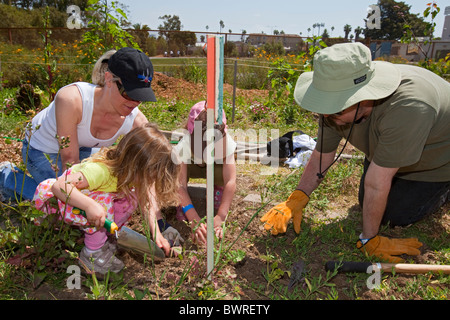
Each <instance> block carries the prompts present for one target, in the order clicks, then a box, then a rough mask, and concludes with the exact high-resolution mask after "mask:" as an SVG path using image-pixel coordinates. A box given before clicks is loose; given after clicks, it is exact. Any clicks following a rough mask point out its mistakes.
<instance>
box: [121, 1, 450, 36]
mask: <svg viewBox="0 0 450 320" xmlns="http://www.w3.org/2000/svg"><path fill="white" fill-rule="evenodd" d="M119 1H120V2H121V3H123V4H125V5H127V6H128V11H129V19H130V21H131V22H133V23H141V24H147V25H148V26H149V27H150V28H151V29H157V27H158V26H159V25H160V24H161V23H162V20H161V19H158V17H160V16H163V15H165V14H169V15H178V16H179V17H180V20H181V23H182V25H183V30H189V31H206V26H209V29H208V31H213V32H216V31H219V21H220V20H223V22H224V24H225V29H224V31H225V32H228V30H230V29H231V31H232V32H234V33H240V32H241V30H246V31H247V33H258V32H261V31H263V32H265V33H268V34H272V33H273V30H275V29H276V30H280V31H281V30H283V31H284V32H285V33H287V34H299V33H300V32H302V36H307V35H308V31H307V29H308V28H311V30H313V28H312V25H313V24H315V23H324V24H325V28H327V30H328V33H331V27H332V26H334V31H333V32H332V33H331V36H343V34H344V32H343V28H344V25H346V24H349V25H351V26H352V29H353V30H354V29H355V28H356V27H358V26H361V27H365V22H364V20H363V19H365V18H366V17H367V8H368V7H369V5H371V4H376V2H377V1H376V0H340V1H339V0H338V1H331V0H311V1H305V0H258V1H255V0H249V1H243V0H241V1H237V0H228V1H220V2H219V1H211V0H209V1H208V0H162V1H161V0H159V1H153V0H119ZM404 2H405V3H407V4H408V5H410V6H411V10H410V12H412V13H420V15H421V16H422V13H423V11H424V10H425V9H426V5H427V3H429V2H431V0H430V1H429V0H406V1H404ZM436 3H437V4H438V6H439V7H440V8H441V12H440V13H439V15H438V16H437V17H436V20H435V22H436V23H437V26H436V32H435V35H436V36H441V34H442V28H443V24H444V10H445V7H446V6H450V3H449V0H446V1H442V0H438V1H436ZM317 31H318V29H317V28H316V32H317ZM322 31H323V28H321V33H322ZM310 35H311V33H310Z"/></svg>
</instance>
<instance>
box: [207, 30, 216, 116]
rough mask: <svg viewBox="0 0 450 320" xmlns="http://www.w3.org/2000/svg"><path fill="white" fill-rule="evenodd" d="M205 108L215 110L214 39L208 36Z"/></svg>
mask: <svg viewBox="0 0 450 320" xmlns="http://www.w3.org/2000/svg"><path fill="white" fill-rule="evenodd" d="M207 44H208V46H207V51H206V56H207V74H206V76H207V82H206V85H207V100H208V103H207V108H208V109H215V103H216V38H215V37H214V36H209V37H208V40H207Z"/></svg>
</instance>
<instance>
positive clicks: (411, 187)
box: [358, 159, 450, 227]
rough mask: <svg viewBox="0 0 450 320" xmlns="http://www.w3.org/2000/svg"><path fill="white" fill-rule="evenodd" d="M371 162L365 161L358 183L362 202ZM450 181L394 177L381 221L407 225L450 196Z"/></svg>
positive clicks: (421, 217)
mask: <svg viewBox="0 0 450 320" xmlns="http://www.w3.org/2000/svg"><path fill="white" fill-rule="evenodd" d="M369 164H370V162H369V161H367V159H366V160H365V162H364V173H363V175H362V177H361V183H360V186H359V195H358V197H359V203H360V206H361V208H362V205H363V201H364V180H365V175H366V172H367V169H368V167H369ZM449 190H450V181H447V182H423V181H411V180H405V179H400V178H396V177H394V179H393V180H392V186H391V190H390V192H389V196H388V201H387V206H386V210H385V212H384V216H383V219H382V221H381V224H383V225H389V226H391V227H395V226H407V225H409V224H412V223H415V222H418V221H420V220H422V219H423V218H425V217H426V216H427V215H429V214H432V213H434V212H435V211H437V210H438V209H439V208H440V207H441V206H443V205H444V204H445V203H446V202H447V201H448V199H449V197H450V194H449Z"/></svg>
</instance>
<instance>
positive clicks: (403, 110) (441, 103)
mask: <svg viewBox="0 0 450 320" xmlns="http://www.w3.org/2000/svg"><path fill="white" fill-rule="evenodd" d="M314 68H315V69H314V71H313V72H305V73H303V74H302V75H301V76H300V77H299V79H298V81H297V84H296V88H295V93H294V97H295V101H296V102H297V103H298V104H299V105H301V107H302V108H304V109H306V110H309V111H311V112H315V113H318V114H320V115H321V117H320V121H319V131H318V139H317V145H316V149H315V150H314V152H313V154H312V156H311V159H310V161H309V163H308V165H307V166H306V167H305V170H304V173H303V175H302V177H301V179H300V182H299V184H298V186H297V189H296V190H295V191H294V192H293V193H292V194H291V195H290V196H289V198H288V200H287V201H285V202H283V203H281V204H279V205H277V206H275V207H274V208H272V209H271V210H270V211H269V212H267V213H266V214H265V215H264V216H263V218H262V219H261V220H262V221H263V222H265V229H266V230H271V232H272V234H278V233H283V232H286V227H287V225H288V223H289V221H290V219H291V218H292V219H293V224H294V229H295V231H296V232H297V233H298V232H300V224H301V220H302V211H303V209H304V207H305V206H306V205H307V203H308V201H309V195H310V194H311V193H312V192H313V191H314V190H315V189H316V188H317V187H318V186H319V184H320V183H321V182H322V181H323V178H324V175H325V174H326V172H327V170H328V169H329V168H330V166H331V165H332V164H333V163H334V162H335V161H336V160H337V158H336V151H337V148H338V145H339V143H340V141H341V139H342V138H346V140H347V141H348V142H350V143H351V144H352V145H353V146H355V147H356V148H358V149H359V150H361V151H362V152H364V154H365V156H366V159H365V164H364V173H363V175H362V178H361V184H360V190H359V202H360V205H361V208H362V216H363V228H362V233H361V235H360V237H359V238H360V239H359V240H358V241H357V247H358V248H359V249H360V250H361V251H363V252H366V253H368V254H369V255H373V256H377V257H378V258H381V259H383V260H387V261H391V262H400V261H402V259H401V258H399V257H398V256H399V255H401V254H409V255H417V254H420V251H419V250H418V249H419V248H420V247H421V246H422V244H421V243H420V242H419V241H417V239H389V238H386V237H382V236H379V235H378V231H379V227H380V225H381V224H388V225H390V226H405V225H409V224H411V223H414V222H417V221H419V220H420V219H422V218H423V217H425V216H426V215H428V214H430V213H432V212H434V211H436V210H437V209H438V208H439V207H441V206H442V205H443V204H444V203H445V202H446V201H448V197H449V187H450V126H449V125H448V124H449V123H450V83H448V82H447V81H445V80H444V79H442V78H440V77H439V76H437V75H436V74H434V73H432V72H430V71H428V70H426V69H423V68H420V67H416V66H411V65H394V64H391V63H388V62H382V61H372V60H371V53H370V50H369V49H368V48H367V47H366V46H364V45H363V44H361V43H346V44H336V45H333V46H331V47H328V48H325V49H323V50H321V51H319V52H318V53H317V54H316V56H315V57H314ZM338 157H339V156H338Z"/></svg>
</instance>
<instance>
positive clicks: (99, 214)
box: [85, 202, 106, 229]
mask: <svg viewBox="0 0 450 320" xmlns="http://www.w3.org/2000/svg"><path fill="white" fill-rule="evenodd" d="M85 212H86V218H87V221H88V223H89V225H91V226H93V227H95V228H97V229H101V228H103V226H104V225H105V220H106V211H105V209H103V207H102V206H101V205H100V204H98V203H97V202H93V203H91V204H90V205H89V206H88V207H87V208H86V210H85Z"/></svg>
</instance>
